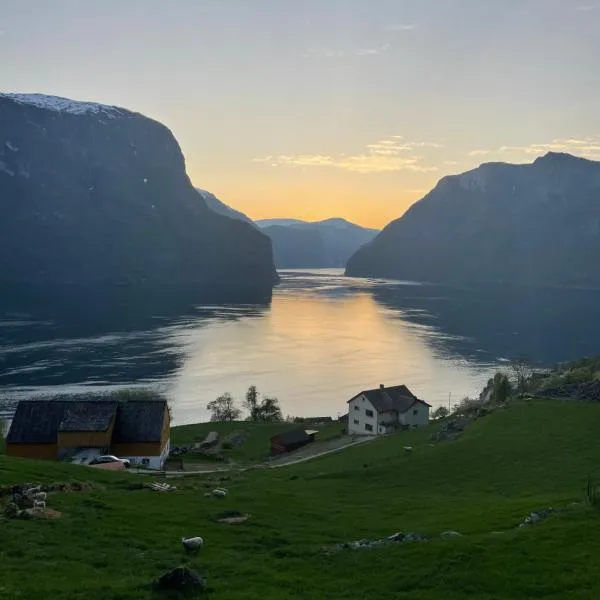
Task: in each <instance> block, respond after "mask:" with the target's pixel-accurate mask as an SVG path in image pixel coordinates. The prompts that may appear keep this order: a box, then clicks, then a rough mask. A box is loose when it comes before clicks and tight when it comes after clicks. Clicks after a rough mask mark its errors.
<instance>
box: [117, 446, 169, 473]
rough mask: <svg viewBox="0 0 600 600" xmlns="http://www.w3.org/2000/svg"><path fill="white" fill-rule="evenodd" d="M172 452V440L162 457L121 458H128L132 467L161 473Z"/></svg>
mask: <svg viewBox="0 0 600 600" xmlns="http://www.w3.org/2000/svg"><path fill="white" fill-rule="evenodd" d="M170 451H171V440H168V441H167V443H166V445H165V447H164V448H163V451H162V454H161V455H160V456H121V457H120V458H127V459H128V460H129V461H130V462H131V466H135V467H145V468H146V469H153V470H157V471H159V470H160V469H162V468H163V465H164V464H165V461H166V460H167V457H168V456H169V452H170Z"/></svg>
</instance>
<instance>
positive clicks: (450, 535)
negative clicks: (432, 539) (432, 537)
mask: <svg viewBox="0 0 600 600" xmlns="http://www.w3.org/2000/svg"><path fill="white" fill-rule="evenodd" d="M462 535H463V534H462V533H459V532H458V531H444V532H443V533H442V534H441V535H440V537H441V538H442V539H444V540H451V539H452V538H457V537H462Z"/></svg>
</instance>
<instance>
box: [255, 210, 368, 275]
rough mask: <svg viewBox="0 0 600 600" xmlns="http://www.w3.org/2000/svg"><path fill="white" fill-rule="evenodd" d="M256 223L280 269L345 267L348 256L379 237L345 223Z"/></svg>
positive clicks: (283, 220)
mask: <svg viewBox="0 0 600 600" xmlns="http://www.w3.org/2000/svg"><path fill="white" fill-rule="evenodd" d="M256 223H257V225H258V226H259V227H260V228H261V229H262V230H263V231H264V232H265V233H266V234H267V235H268V236H269V237H270V238H271V241H272V242H273V254H274V257H275V265H276V266H277V268H279V269H295V268H333V267H344V266H345V265H346V262H347V261H348V259H349V258H350V256H352V254H353V253H354V252H356V250H358V249H359V248H360V247H361V246H362V245H363V244H366V243H367V242H369V241H371V240H372V239H373V238H374V237H375V236H376V235H377V233H378V231H377V230H376V229H366V228H364V227H360V226H358V225H354V224H353V223H349V222H348V221H346V220H345V219H327V220H325V221H317V222H314V223H310V222H307V221H299V220H297V219H265V220H261V221H257V222H256Z"/></svg>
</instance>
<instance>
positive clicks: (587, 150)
mask: <svg viewBox="0 0 600 600" xmlns="http://www.w3.org/2000/svg"><path fill="white" fill-rule="evenodd" d="M547 152H565V153H568V154H575V155H577V156H582V157H583V158H590V159H592V160H600V136H590V137H585V138H565V139H554V140H552V141H550V142H545V143H539V144H538V143H535V144H528V145H521V146H500V148H492V149H486V150H484V149H477V150H472V151H471V152H469V153H468V155H469V156H484V155H488V154H492V153H493V154H525V155H528V156H540V155H542V154H546V153H547Z"/></svg>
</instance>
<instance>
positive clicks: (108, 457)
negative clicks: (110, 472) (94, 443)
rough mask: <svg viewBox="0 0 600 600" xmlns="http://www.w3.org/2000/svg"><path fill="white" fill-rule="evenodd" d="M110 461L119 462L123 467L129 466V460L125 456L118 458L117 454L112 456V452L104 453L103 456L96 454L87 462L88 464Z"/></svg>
mask: <svg viewBox="0 0 600 600" xmlns="http://www.w3.org/2000/svg"><path fill="white" fill-rule="evenodd" d="M112 462H120V463H123V464H124V465H125V467H127V468H129V466H130V462H129V460H128V459H127V458H119V457H117V456H112V454H106V455H104V456H96V457H95V458H93V459H92V460H91V461H90V462H89V463H88V464H90V465H104V464H106V463H112Z"/></svg>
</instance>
